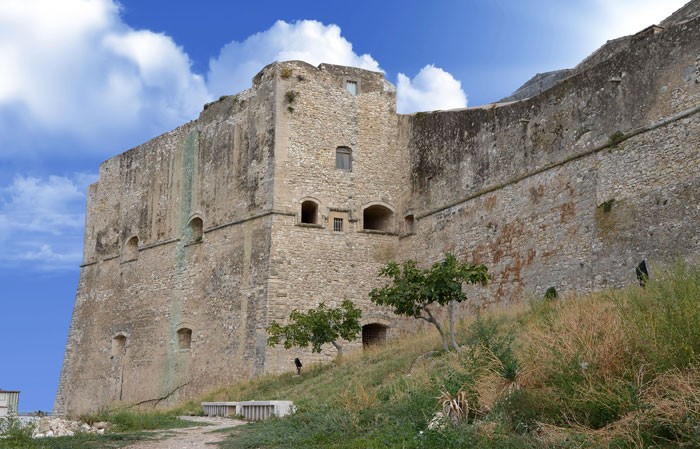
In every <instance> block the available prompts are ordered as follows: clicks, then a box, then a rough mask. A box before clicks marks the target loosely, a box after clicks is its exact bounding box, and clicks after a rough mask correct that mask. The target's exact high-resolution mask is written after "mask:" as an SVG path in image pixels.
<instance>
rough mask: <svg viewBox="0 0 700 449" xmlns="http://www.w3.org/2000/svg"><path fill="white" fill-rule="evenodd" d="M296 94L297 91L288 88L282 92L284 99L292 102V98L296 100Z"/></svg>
mask: <svg viewBox="0 0 700 449" xmlns="http://www.w3.org/2000/svg"><path fill="white" fill-rule="evenodd" d="M298 95H299V93H298V92H296V91H294V90H288V91H287V93H285V94H284V99H285V100H286V101H287V103H289V104H292V103H294V100H296V98H297V96H298Z"/></svg>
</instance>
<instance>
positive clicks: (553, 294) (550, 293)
mask: <svg viewBox="0 0 700 449" xmlns="http://www.w3.org/2000/svg"><path fill="white" fill-rule="evenodd" d="M558 297H559V294H558V293H557V289H556V288H554V287H549V288H548V289H547V291H546V292H544V299H546V300H550V301H551V300H552V299H557V298H558Z"/></svg>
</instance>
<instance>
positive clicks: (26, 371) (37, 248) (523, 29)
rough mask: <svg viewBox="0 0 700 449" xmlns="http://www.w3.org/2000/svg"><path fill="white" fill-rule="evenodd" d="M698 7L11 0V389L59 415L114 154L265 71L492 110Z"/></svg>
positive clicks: (3, 139) (3, 81)
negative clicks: (315, 75)
mask: <svg viewBox="0 0 700 449" xmlns="http://www.w3.org/2000/svg"><path fill="white" fill-rule="evenodd" d="M683 3H684V1H683V0H664V1H660V0H580V1H573V2H572V1H567V0H540V1H534V0H491V1H487V0H463V1H457V0H451V1H448V0H432V1H430V2H425V1H414V0H403V1H400V2H399V1H384V2H378V1H365V0H356V1H353V2H330V1H326V2H311V1H306V0H294V1H267V2H229V1H220V0H200V1H198V2H196V6H195V2H184V1H182V2H181V1H177V0H167V1H166V0H138V1H137V0H123V1H121V2H120V3H116V2H115V1H112V0H0V285H2V289H1V290H0V335H2V336H3V339H2V343H1V344H0V388H1V389H10V390H21V391H22V394H21V396H20V409H21V410H24V411H35V410H50V409H51V408H52V407H53V399H54V395H55V391H56V387H57V384H58V377H59V373H60V367H61V362H62V358H63V351H64V347H65V341H66V337H67V334H68V327H69V324H70V317H71V311H72V307H73V301H74V298H75V291H76V287H77V282H78V275H79V265H80V263H81V259H82V242H83V222H84V208H85V191H86V187H87V186H88V185H89V184H90V183H92V182H95V181H96V180H97V172H98V168H99V164H100V162H101V161H103V160H105V159H108V158H109V157H111V156H114V155H116V154H119V153H121V152H123V151H126V150H128V149H129V148H131V147H133V146H136V145H138V144H140V143H142V142H145V141H146V140H148V139H150V138H152V137H155V136H157V135H159V134H161V133H163V132H165V131H168V130H170V129H173V128H175V127H176V126H179V125H181V124H183V123H185V122H187V121H189V120H192V119H194V118H196V117H197V115H198V113H199V112H200V111H201V109H202V106H203V104H204V103H206V102H208V101H211V100H212V99H216V98H218V97H219V96H221V95H224V94H233V93H236V92H238V91H240V90H242V89H245V88H247V87H248V86H249V85H250V80H251V78H252V76H253V75H254V74H255V73H257V71H259V70H260V69H261V68H262V67H263V66H264V65H266V64H268V63H270V62H272V61H273V60H276V59H303V60H306V61H308V62H311V63H313V64H318V63H320V62H330V63H336V64H346V65H355V66H358V67H364V68H369V69H373V70H382V71H384V73H385V76H386V78H387V79H388V80H389V81H391V82H392V83H394V84H395V85H397V98H398V104H399V109H400V111H401V112H413V111H417V110H430V109H447V108H454V107H464V106H476V105H480V104H485V103H490V102H493V101H496V100H498V99H500V98H502V97H505V96H507V95H509V94H510V93H512V92H513V91H514V90H515V89H517V88H518V87H519V86H520V85H521V84H522V83H523V82H525V81H526V80H527V79H529V78H530V77H531V76H533V75H535V74H536V73H538V72H545V71H549V70H554V69H560V68H568V67H573V66H574V65H576V64H577V63H578V62H579V61H580V60H581V59H583V58H584V57H585V56H587V55H588V54H590V53H591V52H592V51H593V50H595V49H596V48H598V47H599V46H600V45H602V44H603V43H604V42H605V41H606V40H607V39H612V38H615V37H619V36H622V35H626V34H631V33H634V32H636V31H639V30H641V29H643V28H644V27H646V26H648V25H651V24H653V23H658V22H660V21H661V20H663V19H664V18H665V17H666V16H668V15H669V14H671V13H672V12H673V11H674V10H676V9H678V8H679V7H680V6H682V5H683ZM243 5H245V6H243Z"/></svg>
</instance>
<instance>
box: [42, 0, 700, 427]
mask: <svg viewBox="0 0 700 449" xmlns="http://www.w3.org/2000/svg"><path fill="white" fill-rule="evenodd" d="M699 16H700V1H698V0H695V1H693V2H691V3H689V4H688V5H686V6H685V7H684V8H682V9H681V10H679V11H678V12H676V13H675V14H674V15H672V16H671V17H670V18H668V19H667V20H665V21H664V22H662V23H661V24H660V25H659V26H652V27H649V28H647V29H645V30H643V31H641V32H640V33H637V34H635V35H633V36H628V37H625V38H621V39H617V40H614V41H610V42H608V43H607V44H606V45H605V46H603V47H602V48H601V49H599V50H598V51H597V52H595V53H594V54H592V55H591V56H590V57H589V58H587V59H586V60H584V61H583V62H581V63H580V64H579V65H578V66H577V67H575V68H574V69H571V70H567V71H565V72H558V73H557V74H553V75H551V76H550V74H547V75H546V76H542V75H540V76H538V77H536V78H535V79H533V82H532V83H529V84H528V85H527V86H525V87H524V88H523V89H521V90H520V91H519V92H518V93H516V96H515V97H513V98H510V100H512V101H509V102H502V103H496V104H490V105H486V106H483V107H477V108H467V109H460V110H451V111H435V112H426V113H416V114H410V115H400V114H397V113H396V95H395V90H394V88H393V86H392V85H391V84H389V83H388V82H387V81H385V80H384V77H383V75H382V74H381V73H375V72H369V71H365V70H360V69H355V68H350V67H341V66H335V65H329V64H321V65H320V66H318V67H313V66H311V65H309V64H306V63H303V62H298V61H288V62H277V63H274V64H271V65H269V66H267V67H265V68H264V69H263V70H262V71H261V72H260V73H258V75H257V76H255V78H254V79H253V87H252V88H251V89H249V90H246V91H244V92H242V93H240V94H238V95H234V96H229V97H223V98H221V99H220V100H219V101H217V102H214V103H211V104H208V105H206V106H205V107H204V110H203V111H202V113H201V114H200V116H199V118H198V119H197V120H195V121H192V122H190V123H188V124H186V125H183V126H181V127H179V128H177V129H175V130H173V131H171V132H168V133H166V134H164V135H162V136H159V137H157V138H155V139H153V140H151V141H149V142H147V143H145V144H143V145H141V146H139V147H136V148H134V149H132V150H129V151H127V152H126V153H123V154H121V155H119V156H116V157H114V158H112V159H110V160H108V161H106V162H104V163H103V164H102V165H101V167H100V177H99V181H98V182H97V183H95V184H93V185H92V186H90V188H89V192H88V205H87V218H86V225H85V247H84V261H83V264H82V265H81V274H80V282H79V286H78V292H77V297H76V301H75V308H74V312H73V318H72V322H71V327H70V333H69V337H68V343H67V347H66V353H65V359H64V364H63V370H62V373H61V378H60V385H59V389H58V394H57V398H56V405H55V412H56V413H59V414H71V415H77V414H81V413H85V412H89V411H94V410H96V409H98V408H99V407H104V406H107V405H111V404H115V403H120V404H124V405H130V406H132V405H133V406H136V405H141V406H152V407H163V406H168V405H172V404H174V403H176V402H178V401H181V400H183V399H186V398H192V397H195V396H196V395H198V394H201V393H203V392H205V391H209V390H211V389H214V388H216V387H220V386H223V385H226V384H229V383H232V382H235V381H238V380H244V379H249V378H252V377H254V376H257V375H260V374H263V373H275V372H282V371H292V370H294V365H293V359H294V357H300V358H301V359H302V360H303V361H304V363H309V362H315V361H323V360H330V359H331V358H332V357H333V356H334V350H333V349H332V348H331V347H330V346H329V348H328V350H327V351H325V352H323V353H322V354H311V353H310V352H308V351H301V350H284V349H283V348H281V347H269V346H267V344H266V337H267V336H266V332H265V328H266V326H267V325H268V324H269V323H270V322H271V321H273V320H276V321H278V322H285V320H286V319H287V317H288V315H289V313H290V311H291V310H292V309H295V308H297V309H300V310H305V309H308V308H310V307H314V306H316V305H318V304H319V303H320V302H325V303H326V304H328V305H339V304H340V302H341V301H342V300H343V299H346V298H347V299H350V300H352V301H353V302H354V303H355V304H356V305H358V306H359V307H360V308H361V309H362V311H363V321H362V324H363V330H362V336H361V339H358V341H356V342H351V343H350V344H349V346H351V347H352V346H353V345H354V346H356V347H360V346H361V345H362V344H363V343H372V342H376V341H381V340H384V339H387V338H390V337H398V336H400V332H399V331H401V330H409V329H415V326H416V323H415V321H410V322H409V321H404V320H400V319H398V318H397V317H396V316H394V315H393V314H392V313H391V311H390V310H386V309H380V308H377V307H374V306H373V305H372V304H371V303H370V302H369V299H368V292H369V291H370V290H371V289H372V288H373V287H375V286H378V285H382V284H383V283H384V281H383V280H381V279H379V278H378V277H377V272H378V270H379V268H380V267H381V266H383V265H384V264H386V262H388V261H389V260H403V259H406V258H413V259H416V260H418V261H419V262H420V263H421V264H423V265H426V264H429V263H432V262H435V261H437V260H440V259H441V258H442V256H443V254H444V253H445V252H453V253H455V254H456V255H457V256H458V257H459V258H460V259H463V260H470V261H474V262H478V263H484V264H486V265H487V266H488V267H489V270H490V272H491V274H492V277H493V279H492V282H491V283H490V285H489V286H488V287H486V288H485V289H475V290H474V291H470V292H469V295H470V298H471V304H469V307H474V306H476V307H478V306H482V305H485V304H487V303H491V302H501V303H508V302H511V301H517V300H519V299H521V298H527V297H528V296H541V295H542V294H543V293H544V292H545V291H546V290H547V289H548V288H550V287H554V288H556V289H557V291H559V292H566V291H591V290H596V289H601V288H606V287H618V286H622V285H626V284H631V283H634V282H636V279H635V275H634V268H635V266H636V265H637V263H639V262H640V261H642V260H644V259H646V260H649V261H652V262H664V261H669V260H672V259H674V258H676V257H679V256H680V257H685V258H689V259H690V258H695V257H697V256H699V255H700V113H699V112H700V17H699ZM652 276H653V273H652ZM466 312H467V311H466V309H464V310H462V313H466Z"/></svg>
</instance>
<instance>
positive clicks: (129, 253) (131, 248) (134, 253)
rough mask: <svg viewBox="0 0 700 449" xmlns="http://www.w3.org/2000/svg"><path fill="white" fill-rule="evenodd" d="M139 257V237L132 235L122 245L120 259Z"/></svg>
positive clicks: (128, 259)
mask: <svg viewBox="0 0 700 449" xmlns="http://www.w3.org/2000/svg"><path fill="white" fill-rule="evenodd" d="M138 258H139V238H138V237H137V236H133V237H131V238H130V239H129V241H127V242H126V245H124V251H123V253H122V261H125V262H126V261H130V260H136V259H138Z"/></svg>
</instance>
